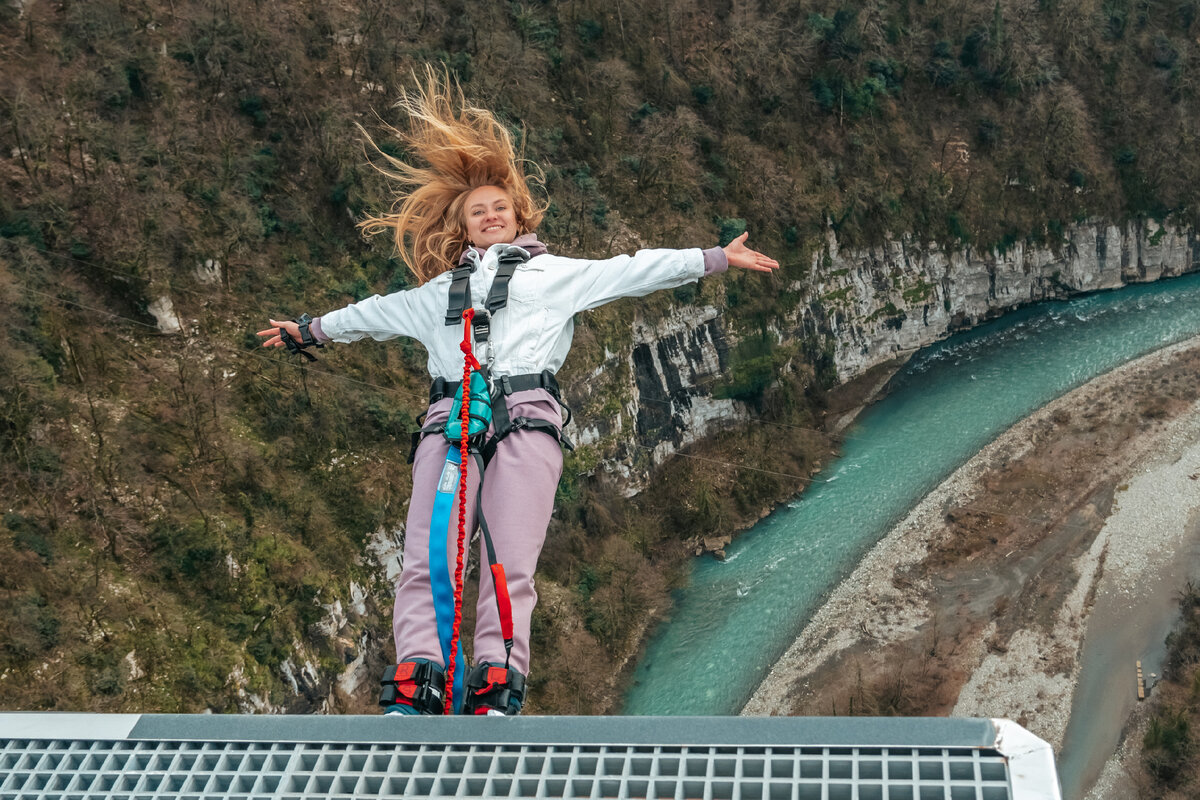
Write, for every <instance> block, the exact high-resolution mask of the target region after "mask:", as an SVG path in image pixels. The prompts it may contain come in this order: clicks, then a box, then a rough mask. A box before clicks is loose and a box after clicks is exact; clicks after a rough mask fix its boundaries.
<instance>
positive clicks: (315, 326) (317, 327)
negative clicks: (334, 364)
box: [308, 317, 332, 342]
mask: <svg viewBox="0 0 1200 800" xmlns="http://www.w3.org/2000/svg"><path fill="white" fill-rule="evenodd" d="M308 329H309V331H311V332H312V335H313V338H314V339H316V340H317V341H318V342H329V341H332V339H330V338H329V337H328V336H326V335H325V331H323V330H321V318H320V317H314V318H313V321H312V322H310V323H308Z"/></svg>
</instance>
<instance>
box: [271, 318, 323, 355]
mask: <svg viewBox="0 0 1200 800" xmlns="http://www.w3.org/2000/svg"><path fill="white" fill-rule="evenodd" d="M292 322H294V323H296V324H297V325H299V326H300V341H296V339H295V338H294V337H293V336H292V335H291V334H290V333H288V332H287V331H285V330H284V329H283V328H280V329H279V339H280V341H282V342H283V343H284V345H286V346H287V349H288V352H289V353H299V354H300V355H302V356H304V357H305V358H307V359H308V360H309V361H316V360H317V357H316V356H314V355H313V354H312V353H309V352H307V351H306V350H305V348H307V347H324V346H325V343H324V342H318V341H317V337H315V336H313V334H312V328H311V327H310V326H311V325H312V317H310V316H309V315H308V314H301V315H300V318H299V319H294V320H292Z"/></svg>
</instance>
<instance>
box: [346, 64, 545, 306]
mask: <svg viewBox="0 0 1200 800" xmlns="http://www.w3.org/2000/svg"><path fill="white" fill-rule="evenodd" d="M413 82H414V83H415V84H416V88H415V89H406V90H404V92H403V94H402V95H401V96H400V99H399V101H397V103H396V108H399V109H400V110H401V111H403V112H405V113H406V114H407V116H408V125H407V128H406V129H403V130H402V129H400V128H396V127H393V126H391V125H386V124H385V125H384V130H385V132H386V133H387V134H389V135H390V136H392V137H395V138H396V139H397V140H398V141H399V143H400V144H401V145H402V146H403V148H404V149H405V150H406V151H407V154H408V157H409V158H411V159H412V160H413V161H415V162H416V163H415V164H413V163H409V161H407V160H403V159H400V158H396V157H394V156H392V155H389V154H388V153H385V152H384V151H383V150H381V149H380V148H379V146H378V145H377V144H376V143H375V141H374V140H373V139H372V138H371V136H370V134H368V133H367V132H366V130H364V129H363V127H362V126H361V125H359V126H358V128H359V131H360V132H361V133H362V134H363V136H364V138H365V140H366V143H367V145H369V147H370V148H371V149H373V150H374V151H375V153H376V154H377V155H378V156H379V157H380V159H381V160H382V164H381V163H379V162H378V161H375V160H372V164H373V165H374V166H375V167H376V169H378V170H379V171H380V172H382V173H383V174H384V175H386V176H387V177H388V178H390V179H392V180H393V181H395V182H396V184H397V188H398V190H399V191H398V195H399V196H398V197H397V199H396V201H395V202H394V203H393V204H392V207H391V210H390V211H389V212H388V213H384V214H380V215H379V216H377V217H370V218H368V219H366V220H364V221H363V222H361V223H359V227H361V228H362V229H363V231H364V233H366V234H368V235H374V234H377V233H384V232H390V233H391V235H392V238H393V242H394V243H395V246H396V252H397V253H398V254H399V256H400V258H401V260H402V261H404V263H405V265H406V266H407V267H408V268H409V270H410V271H411V272H412V273H413V275H414V276H415V277H416V279H417V282H418V284H423V283H425V282H427V281H429V280H431V279H432V278H435V277H436V276H438V275H440V274H442V273H443V272H446V271H447V270H450V269H452V268H453V267H454V265H455V264H456V263H457V261H458V257H459V255H460V254H461V253H462V252H463V250H464V249H465V248H466V247H467V229H466V226H465V225H464V224H463V206H464V205H465V203H466V198H467V194H468V193H469V192H471V190H473V189H477V188H479V187H480V186H497V187H499V188H501V189H503V190H505V191H506V192H508V194H509V196H511V197H512V203H513V212H514V214H515V216H516V221H517V229H518V234H523V233H530V232H532V231H534V230H536V229H537V226H538V224H539V223H540V222H541V221H542V217H543V215H544V214H545V211H546V205H545V204H539V203H538V202H537V201H535V200H534V197H533V193H532V191H531V190H530V186H529V184H530V183H534V184H535V185H540V184H541V177H540V172H539V171H538V170H537V167H536V166H535V165H533V164H532V163H531V162H528V161H526V160H525V158H524V157H523V156H522V155H519V154H518V152H517V150H516V148H515V147H514V146H513V141H512V137H511V136H510V135H509V132H508V130H507V129H506V128H505V127H504V126H503V125H502V124H501V123H500V121H499V120H497V119H496V117H495V116H494V115H493V114H492V112H490V111H488V110H487V109H484V108H477V107H475V106H472V105H468V104H467V101H466V98H465V97H464V96H463V92H462V87H460V86H459V84H458V81H457V80H455V79H454V78H453V77H451V76H450V75H449V74H448V73H446V72H445V71H444V70H438V69H435V68H434V67H431V66H426V67H425V75H424V80H423V81H422V80H421V79H420V78H419V77H418V76H417V75H416V74H415V73H414V74H413ZM526 164H529V165H530V166H531V168H532V170H533V171H534V173H535V174H534V175H533V176H532V177H527V176H526V175H525V169H524V167H525V165H526Z"/></svg>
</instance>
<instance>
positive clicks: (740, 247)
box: [721, 231, 779, 272]
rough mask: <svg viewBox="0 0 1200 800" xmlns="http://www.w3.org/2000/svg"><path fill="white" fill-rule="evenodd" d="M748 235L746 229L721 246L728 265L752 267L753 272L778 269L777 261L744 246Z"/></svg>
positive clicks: (741, 267) (743, 267)
mask: <svg viewBox="0 0 1200 800" xmlns="http://www.w3.org/2000/svg"><path fill="white" fill-rule="evenodd" d="M749 236H750V232H749V231H746V232H745V233H743V234H742V235H741V236H739V237H737V238H736V239H734V240H733V241H732V242H730V243H729V244H727V245H725V246H724V247H723V248H721V249H722V250H724V251H725V257H726V258H727V259H729V266H731V267H739V268H740V269H752V270H754V271H755V272H773V271H774V270H777V269H779V262H778V261H776V260H775V259H773V258H769V257H767V256H765V255H763V254H762V253H760V252H758V251H757V250H751V249H750V248H749V247H746V238H747V237H749Z"/></svg>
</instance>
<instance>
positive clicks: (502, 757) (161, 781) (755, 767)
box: [0, 714, 1060, 800]
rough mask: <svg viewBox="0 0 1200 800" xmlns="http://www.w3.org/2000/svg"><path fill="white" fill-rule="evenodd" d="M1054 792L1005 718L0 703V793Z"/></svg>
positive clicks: (945, 799) (798, 799)
mask: <svg viewBox="0 0 1200 800" xmlns="http://www.w3.org/2000/svg"><path fill="white" fill-rule="evenodd" d="M414 739H420V740H422V741H413V740H414ZM622 739H623V740H624V741H622ZM1059 796H1060V795H1059V791H1058V785H1057V779H1056V777H1055V774H1054V767H1053V757H1052V755H1051V753H1050V749H1049V747H1048V746H1046V745H1045V743H1043V742H1041V740H1039V739H1036V737H1033V736H1032V735H1031V734H1029V733H1027V732H1026V731H1024V730H1023V729H1022V728H1020V727H1019V726H1016V725H1015V724H1014V723H1011V722H1006V721H991V720H947V719H922V720H897V719H822V718H769V719H762V718H758V719H756V718H747V717H733V718H711V717H701V718H696V717H670V718H648V717H631V718H619V717H610V718H592V717H580V718H566V717H540V718H539V717H522V718H516V719H506V718H499V719H498V718H491V719H467V718H411V717H406V718H395V717H392V718H381V717H236V716H225V717H214V716H201V717H188V716H174V715H164V716H137V715H129V716H125V715H82V714H0V798H2V799H3V800H25V799H26V798H29V799H32V798H72V799H74V798H78V799H79V800H84V799H85V798H130V799H131V800H132V799H133V798H137V799H138V800H142V799H143V798H144V799H145V800H157V799H158V798H197V800H198V799H199V798H211V797H227V798H281V799H282V798H296V800H308V798H318V797H320V798H347V799H349V798H382V797H405V798H410V797H480V798H499V797H518V798H549V797H556V798H557V797H572V798H649V797H655V798H680V799H682V798H706V799H707V798H729V799H730V800H733V799H734V798H748V799H751V798H752V799H753V800H776V799H778V800H810V799H811V800H838V799H839V798H845V800H901V799H903V800H1029V799H1030V798H1047V799H1050V798H1058V797H1059Z"/></svg>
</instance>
